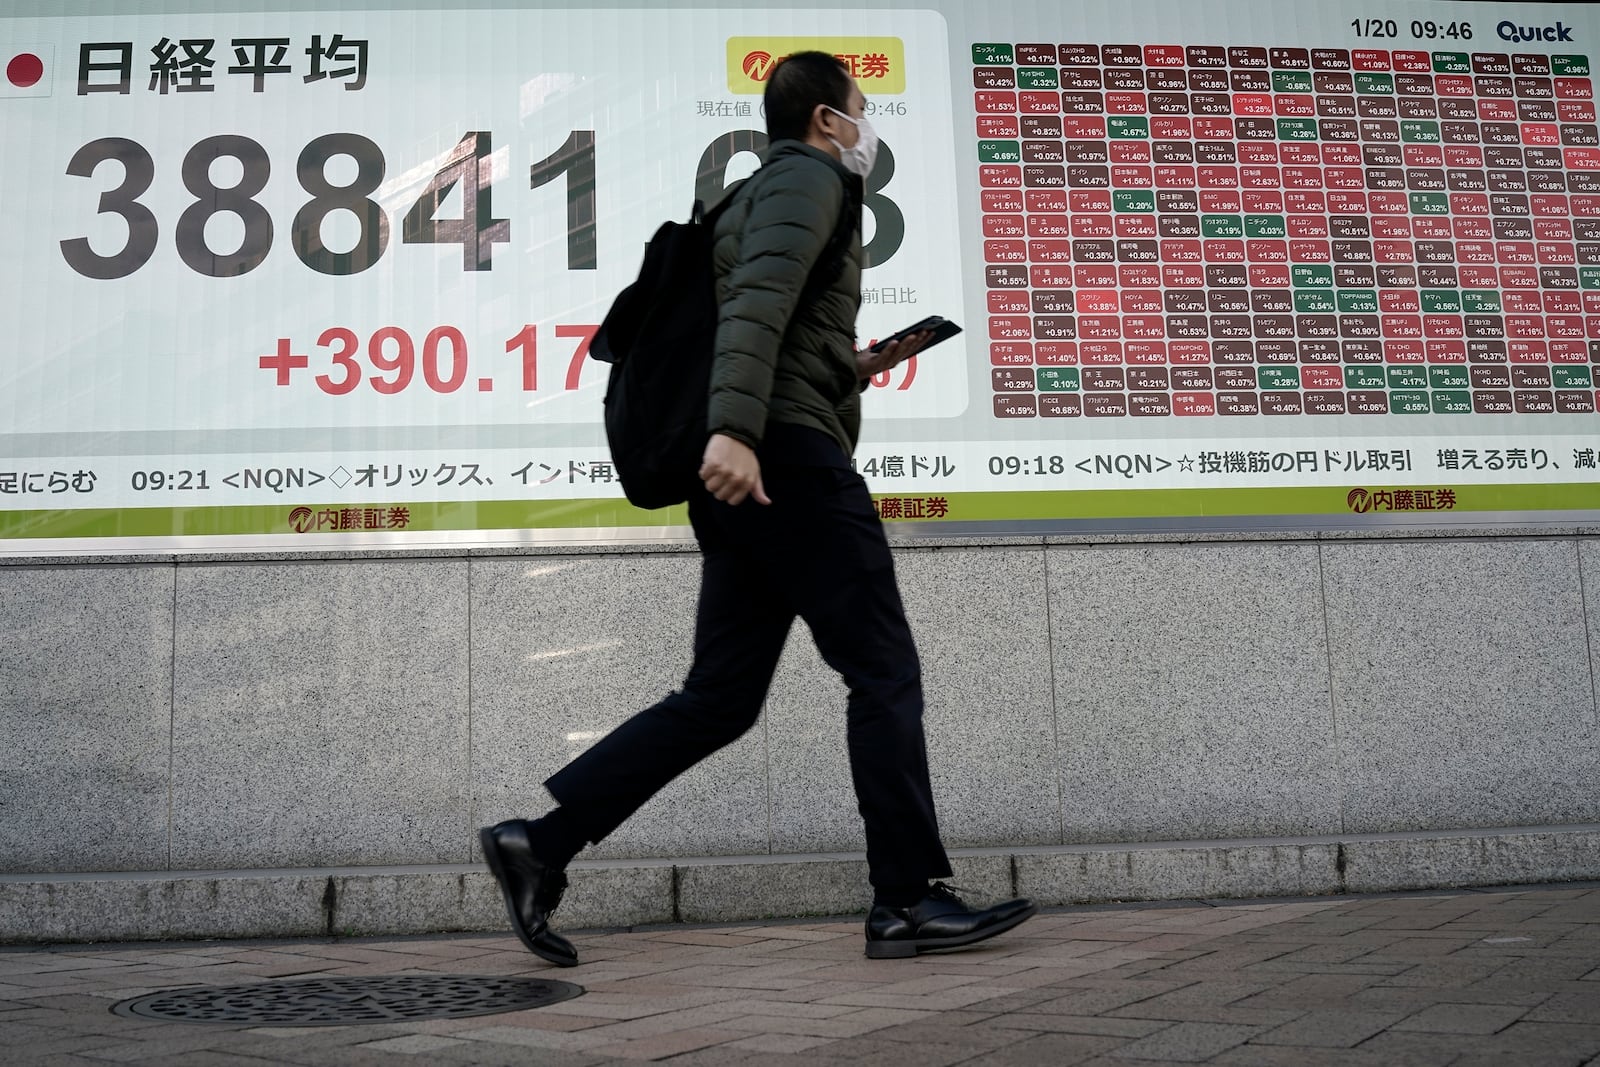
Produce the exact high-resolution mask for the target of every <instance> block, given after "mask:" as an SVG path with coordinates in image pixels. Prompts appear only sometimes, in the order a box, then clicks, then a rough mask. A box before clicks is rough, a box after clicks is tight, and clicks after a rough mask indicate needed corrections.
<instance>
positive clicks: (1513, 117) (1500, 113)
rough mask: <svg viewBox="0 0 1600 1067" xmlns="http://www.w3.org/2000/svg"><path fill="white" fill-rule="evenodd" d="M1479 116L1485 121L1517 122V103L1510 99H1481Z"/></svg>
mask: <svg viewBox="0 0 1600 1067" xmlns="http://www.w3.org/2000/svg"><path fill="white" fill-rule="evenodd" d="M1478 118H1479V120H1480V121H1483V122H1516V121H1517V105H1516V104H1514V103H1513V102H1511V101H1510V100H1494V99H1483V100H1479V101H1478Z"/></svg>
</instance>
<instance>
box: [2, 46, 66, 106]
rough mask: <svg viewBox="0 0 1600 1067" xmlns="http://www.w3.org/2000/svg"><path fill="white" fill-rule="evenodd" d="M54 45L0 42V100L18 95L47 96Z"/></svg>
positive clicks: (53, 60)
mask: <svg viewBox="0 0 1600 1067" xmlns="http://www.w3.org/2000/svg"><path fill="white" fill-rule="evenodd" d="M55 58H56V50H55V46H54V45H48V44H15V43H11V42H7V43H5V44H0V62H4V63H5V68H6V69H5V77H3V78H0V99H6V100H9V99H14V98H16V97H20V96H49V95H50V87H51V85H52V84H53V83H54V82H55Z"/></svg>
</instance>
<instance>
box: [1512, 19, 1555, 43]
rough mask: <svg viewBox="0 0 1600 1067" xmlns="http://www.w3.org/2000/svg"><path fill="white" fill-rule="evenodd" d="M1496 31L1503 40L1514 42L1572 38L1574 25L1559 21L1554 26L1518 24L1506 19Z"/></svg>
mask: <svg viewBox="0 0 1600 1067" xmlns="http://www.w3.org/2000/svg"><path fill="white" fill-rule="evenodd" d="M1494 32H1495V33H1497V34H1499V35H1500V39H1501V40H1502V41H1510V42H1511V43H1512V44H1521V43H1523V42H1528V43H1535V42H1538V41H1570V40H1572V27H1571V26H1568V25H1567V24H1566V23H1565V22H1557V23H1556V24H1555V25H1554V26H1518V25H1517V24H1516V23H1515V22H1512V21H1511V20H1510V19H1506V20H1505V21H1504V22H1502V23H1500V25H1498V26H1496V27H1495V28H1494Z"/></svg>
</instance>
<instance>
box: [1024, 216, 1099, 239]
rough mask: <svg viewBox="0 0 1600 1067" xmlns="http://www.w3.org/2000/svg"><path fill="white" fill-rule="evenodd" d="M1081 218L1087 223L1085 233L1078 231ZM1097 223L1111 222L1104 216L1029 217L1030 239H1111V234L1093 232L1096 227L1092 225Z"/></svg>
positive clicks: (1083, 226)
mask: <svg viewBox="0 0 1600 1067" xmlns="http://www.w3.org/2000/svg"><path fill="white" fill-rule="evenodd" d="M1080 218H1081V219H1084V220H1085V222H1084V223H1083V224H1082V229H1083V230H1084V231H1085V232H1083V233H1079V232H1077V231H1078V229H1079V222H1078V220H1079V219H1080ZM1096 221H1100V222H1109V220H1108V219H1106V217H1105V216H1104V215H1074V216H1068V215H1029V216H1028V236H1029V237H1110V236H1111V234H1110V233H1109V232H1098V233H1097V232H1092V231H1093V230H1094V227H1093V226H1091V225H1090V223H1093V222H1096ZM1104 229H1105V231H1109V230H1110V227H1109V226H1105V227H1104Z"/></svg>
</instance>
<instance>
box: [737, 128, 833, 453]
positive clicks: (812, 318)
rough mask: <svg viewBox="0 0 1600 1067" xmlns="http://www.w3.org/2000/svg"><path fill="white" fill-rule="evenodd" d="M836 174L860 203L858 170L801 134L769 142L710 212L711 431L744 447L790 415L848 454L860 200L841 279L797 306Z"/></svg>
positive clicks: (823, 238) (820, 243)
mask: <svg viewBox="0 0 1600 1067" xmlns="http://www.w3.org/2000/svg"><path fill="white" fill-rule="evenodd" d="M846 183H850V188H851V190H852V191H853V194H854V196H853V199H854V202H855V203H856V204H860V202H861V179H860V178H858V177H856V176H855V175H854V174H851V173H850V172H849V171H847V170H845V169H844V167H842V166H840V164H839V163H838V161H837V160H835V159H833V158H832V157H831V156H829V155H828V154H827V153H826V152H820V151H818V150H817V149H815V148H812V147H810V146H809V145H806V144H802V143H801V142H799V141H778V142H776V143H774V144H773V145H772V147H771V149H770V150H769V151H768V153H767V157H766V162H765V164H764V165H763V166H762V168H761V169H760V170H759V171H757V172H756V173H755V174H754V175H752V176H751V178H750V180H749V181H747V182H745V183H744V185H743V186H741V187H740V189H739V190H738V192H737V193H735V194H734V200H733V203H732V204H730V205H729V206H728V209H727V210H726V211H725V212H723V214H722V217H721V218H720V219H718V220H717V228H716V232H715V245H714V248H713V253H712V258H713V262H714V264H715V267H716V280H717V303H718V309H719V310H718V322H717V348H716V358H715V362H714V363H713V365H712V369H711V396H710V408H709V413H708V418H707V425H708V428H709V429H710V431H711V432H712V433H722V434H727V435H728V436H730V437H736V438H738V439H739V440H741V441H743V442H745V443H746V444H748V445H750V446H752V447H754V446H756V445H759V444H760V443H761V440H762V436H763V434H764V433H765V430H766V426H767V423H768V422H783V423H796V424H799V425H801V426H810V427H812V428H814V429H818V430H821V431H823V432H824V433H827V434H829V435H831V436H832V437H834V438H835V439H836V440H838V442H839V444H840V446H842V447H843V448H844V450H845V454H846V455H850V454H852V453H853V452H854V451H855V446H856V439H857V437H858V436H859V434H860V430H861V382H860V380H859V379H858V378H857V376H856V361H855V339H856V312H857V311H858V310H859V308H860V305H861V227H860V223H859V208H857V209H856V210H857V212H858V216H857V225H856V232H855V236H854V238H853V239H852V240H851V242H850V248H849V251H848V253H847V254H846V255H845V257H844V266H843V269H842V270H841V271H840V272H839V276H838V277H837V278H835V279H834V281H833V284H832V285H830V286H828V288H826V289H825V290H823V291H822V292H821V293H820V294H819V295H818V296H817V297H816V298H815V299H814V300H808V301H807V302H806V304H805V305H804V306H796V305H797V304H799V303H800V300H799V297H800V291H801V290H802V289H803V288H804V287H805V284H806V279H807V278H808V277H809V276H810V274H811V268H812V266H813V265H814V264H815V263H816V262H817V260H818V258H820V256H821V255H822V252H823V250H824V248H825V246H826V245H827V243H828V240H829V238H831V237H832V236H833V233H834V229H835V227H837V226H838V223H839V211H840V209H841V207H842V206H843V204H844V198H845V196H846V195H847V194H846ZM823 269H824V270H826V269H827V268H826V267H824V268H823Z"/></svg>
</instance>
